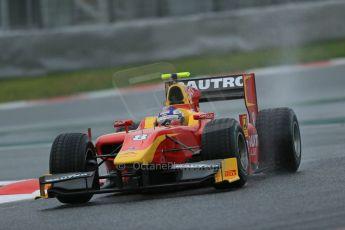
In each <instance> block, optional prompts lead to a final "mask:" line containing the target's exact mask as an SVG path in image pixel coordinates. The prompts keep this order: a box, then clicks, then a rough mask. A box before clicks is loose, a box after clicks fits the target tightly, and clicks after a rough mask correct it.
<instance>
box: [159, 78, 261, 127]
mask: <svg viewBox="0 0 345 230" xmlns="http://www.w3.org/2000/svg"><path fill="white" fill-rule="evenodd" d="M176 81H177V82H181V83H183V84H185V85H186V86H191V87H194V88H197V89H199V90H200V93H201V97H200V100H199V102H209V101H223V100H235V99H242V98H243V99H244V101H245V105H246V108H247V111H248V115H249V121H250V123H252V124H255V121H256V117H257V114H258V104H257V97H256V85H255V75H254V73H250V74H236V75H225V74H224V75H218V76H213V77H210V76H209V77H200V78H183V79H176ZM170 84H171V81H167V82H165V89H166V90H167V89H168V87H169V85H170ZM166 93H167V92H166Z"/></svg>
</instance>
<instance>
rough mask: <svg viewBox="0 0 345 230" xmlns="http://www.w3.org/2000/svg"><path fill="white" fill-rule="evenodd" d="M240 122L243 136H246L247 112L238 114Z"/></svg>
mask: <svg viewBox="0 0 345 230" xmlns="http://www.w3.org/2000/svg"><path fill="white" fill-rule="evenodd" d="M240 124H241V126H242V128H243V133H244V136H245V137H248V116H247V114H240Z"/></svg>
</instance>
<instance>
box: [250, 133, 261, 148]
mask: <svg viewBox="0 0 345 230" xmlns="http://www.w3.org/2000/svg"><path fill="white" fill-rule="evenodd" d="M258 143H259V137H258V135H257V134H254V135H252V136H250V137H249V140H248V146H249V147H250V148H256V147H258Z"/></svg>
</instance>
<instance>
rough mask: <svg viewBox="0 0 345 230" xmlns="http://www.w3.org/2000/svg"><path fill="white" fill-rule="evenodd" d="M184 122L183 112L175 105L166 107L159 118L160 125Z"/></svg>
mask: <svg viewBox="0 0 345 230" xmlns="http://www.w3.org/2000/svg"><path fill="white" fill-rule="evenodd" d="M183 122H184V117H183V113H182V112H181V111H180V110H179V109H176V108H175V107H173V106H168V107H164V108H163V110H162V112H160V113H159V115H158V118H157V123H158V125H159V126H169V125H182V124H183Z"/></svg>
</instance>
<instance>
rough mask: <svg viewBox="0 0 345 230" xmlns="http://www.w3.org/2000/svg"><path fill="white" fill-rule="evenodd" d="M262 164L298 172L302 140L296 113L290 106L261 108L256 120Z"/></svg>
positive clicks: (280, 169) (278, 169) (279, 169)
mask: <svg viewBox="0 0 345 230" xmlns="http://www.w3.org/2000/svg"><path fill="white" fill-rule="evenodd" d="M256 128H257V132H258V136H259V149H260V159H259V161H260V164H263V167H267V168H272V166H273V168H274V169H275V170H277V171H287V172H296V171H297V170H298V168H299V165H300V163H301V156H302V141H301V134H300V130H299V125H298V120H297V117H296V114H295V113H294V111H293V110H292V109H289V108H274V109H265V110H261V111H260V112H259V114H258V117H257V120H256Z"/></svg>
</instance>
